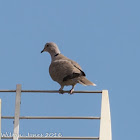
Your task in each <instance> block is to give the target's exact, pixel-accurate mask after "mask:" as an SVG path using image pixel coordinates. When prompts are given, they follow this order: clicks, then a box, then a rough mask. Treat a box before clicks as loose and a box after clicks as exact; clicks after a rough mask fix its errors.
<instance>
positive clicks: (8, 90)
mask: <svg viewBox="0 0 140 140" xmlns="http://www.w3.org/2000/svg"><path fill="white" fill-rule="evenodd" d="M0 92H16V90H0Z"/></svg>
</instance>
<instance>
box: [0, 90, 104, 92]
mask: <svg viewBox="0 0 140 140" xmlns="http://www.w3.org/2000/svg"><path fill="white" fill-rule="evenodd" d="M0 92H16V90H0ZM21 92H32V93H36V92H39V93H59V91H58V90H21ZM64 93H69V91H64ZM73 93H102V91H73Z"/></svg>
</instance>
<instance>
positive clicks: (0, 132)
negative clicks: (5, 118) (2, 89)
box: [0, 99, 1, 140]
mask: <svg viewBox="0 0 140 140" xmlns="http://www.w3.org/2000/svg"><path fill="white" fill-rule="evenodd" d="M0 140H1V99H0Z"/></svg>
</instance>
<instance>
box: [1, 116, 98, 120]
mask: <svg viewBox="0 0 140 140" xmlns="http://www.w3.org/2000/svg"><path fill="white" fill-rule="evenodd" d="M1 118H2V119H14V116H2V117H1ZM19 118H20V119H97V120H99V119H100V117H93V116H86V117H80V116H70V117H67V116H21V117H19Z"/></svg>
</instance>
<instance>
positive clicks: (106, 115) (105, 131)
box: [99, 90, 112, 140]
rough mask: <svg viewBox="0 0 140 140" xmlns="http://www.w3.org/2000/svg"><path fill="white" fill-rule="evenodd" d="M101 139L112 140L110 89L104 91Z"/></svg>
mask: <svg viewBox="0 0 140 140" xmlns="http://www.w3.org/2000/svg"><path fill="white" fill-rule="evenodd" d="M99 137H100V140H112V134H111V116H110V104H109V96H108V90H103V92H102V103H101V120H100V136H99Z"/></svg>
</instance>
